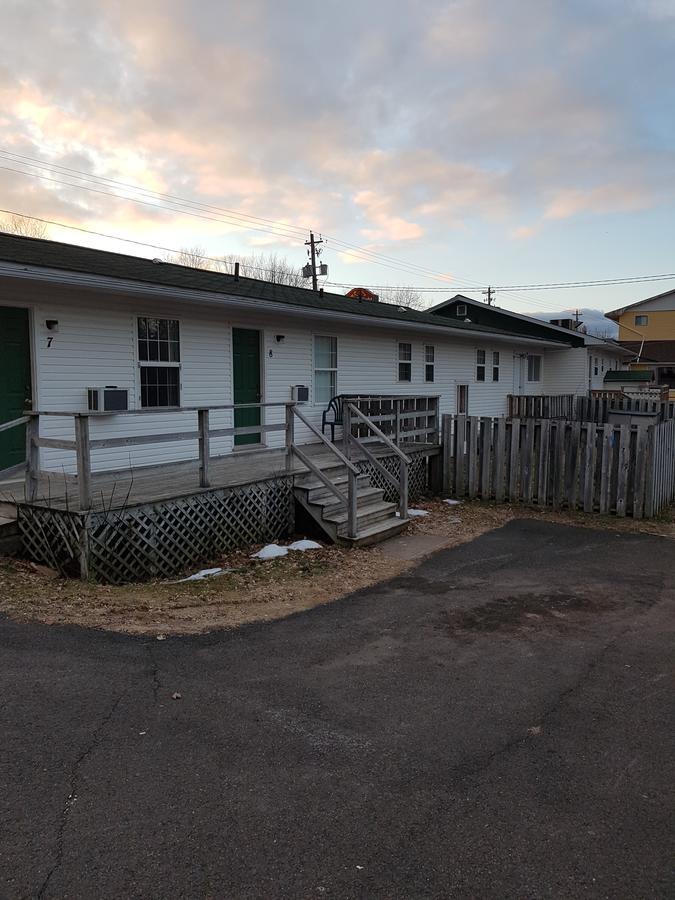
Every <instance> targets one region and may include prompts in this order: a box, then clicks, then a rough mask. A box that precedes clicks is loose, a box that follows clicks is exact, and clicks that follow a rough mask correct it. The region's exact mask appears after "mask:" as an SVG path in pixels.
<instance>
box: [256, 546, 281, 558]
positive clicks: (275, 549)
mask: <svg viewBox="0 0 675 900" xmlns="http://www.w3.org/2000/svg"><path fill="white" fill-rule="evenodd" d="M287 554H288V549H287V548H286V547H280V546H279V544H267V545H266V546H265V547H263V548H262V550H258V552H257V553H254V554H253V556H252V557H251V559H277V558H278V557H280V556H286V555H287Z"/></svg>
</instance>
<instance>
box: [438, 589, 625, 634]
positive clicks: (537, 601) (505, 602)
mask: <svg viewBox="0 0 675 900" xmlns="http://www.w3.org/2000/svg"><path fill="white" fill-rule="evenodd" d="M614 606H615V604H614V603H613V602H612V601H610V600H607V599H603V598H601V597H597V596H593V597H590V596H584V595H583V594H566V593H563V592H559V593H555V594H519V595H517V596H510V597H498V598H496V599H494V600H491V601H490V602H489V603H485V604H483V605H482V606H475V607H473V608H471V609H450V610H448V611H447V612H446V613H445V623H444V627H445V628H447V629H448V631H449V632H450V634H453V635H454V634H458V633H460V634H461V633H469V632H478V633H480V632H483V633H486V632H491V631H502V630H508V629H512V628H516V627H521V626H523V625H525V626H530V627H536V626H537V625H542V624H556V625H561V624H564V623H565V622H567V621H568V619H569V617H570V616H571V615H573V614H575V613H577V614H578V613H591V612H604V611H606V610H610V609H613V608H614Z"/></svg>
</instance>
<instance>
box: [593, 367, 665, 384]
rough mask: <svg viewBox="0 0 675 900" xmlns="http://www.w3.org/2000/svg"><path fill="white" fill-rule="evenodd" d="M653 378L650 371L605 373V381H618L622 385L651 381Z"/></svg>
mask: <svg viewBox="0 0 675 900" xmlns="http://www.w3.org/2000/svg"><path fill="white" fill-rule="evenodd" d="M653 378H654V375H653V373H652V371H651V370H650V369H643V370H640V369H631V370H630V371H625V370H623V371H622V370H621V369H610V370H609V372H605V381H619V382H621V383H623V384H627V383H628V382H630V381H652V380H653Z"/></svg>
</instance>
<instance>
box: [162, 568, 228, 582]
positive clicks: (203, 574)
mask: <svg viewBox="0 0 675 900" xmlns="http://www.w3.org/2000/svg"><path fill="white" fill-rule="evenodd" d="M225 571H227V570H225V569H221V568H218V569H202V570H201V571H200V572H195V574H194V575H188V576H187V578H179V579H178V581H173V582H172V584H181V583H182V582H183V581H204V579H205V578H211V577H213V576H214V575H222V574H223V572H225Z"/></svg>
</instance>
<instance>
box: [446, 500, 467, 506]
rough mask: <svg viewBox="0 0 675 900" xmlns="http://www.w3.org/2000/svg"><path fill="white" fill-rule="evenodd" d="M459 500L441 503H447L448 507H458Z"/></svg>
mask: <svg viewBox="0 0 675 900" xmlns="http://www.w3.org/2000/svg"><path fill="white" fill-rule="evenodd" d="M461 502H462V501H461V500H444V501H443V503H447V504H448V506H459V504H460V503H461Z"/></svg>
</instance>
